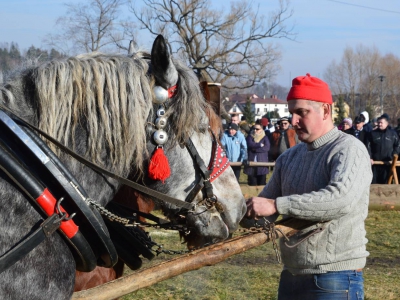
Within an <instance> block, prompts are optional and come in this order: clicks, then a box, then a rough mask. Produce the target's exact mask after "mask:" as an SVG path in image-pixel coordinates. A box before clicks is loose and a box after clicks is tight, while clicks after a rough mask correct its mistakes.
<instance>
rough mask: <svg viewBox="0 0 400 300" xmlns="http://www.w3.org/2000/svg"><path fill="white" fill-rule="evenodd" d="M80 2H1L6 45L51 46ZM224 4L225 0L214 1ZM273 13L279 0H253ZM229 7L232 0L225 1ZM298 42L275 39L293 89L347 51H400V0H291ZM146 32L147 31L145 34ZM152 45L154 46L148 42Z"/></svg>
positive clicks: (0, 37)
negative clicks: (59, 23)
mask: <svg viewBox="0 0 400 300" xmlns="http://www.w3.org/2000/svg"><path fill="white" fill-rule="evenodd" d="M78 1H79V0H69V1H68V0H0V43H4V42H6V43H11V42H16V43H18V45H19V48H20V50H21V51H24V50H27V49H28V48H29V47H30V46H32V45H34V46H35V47H40V48H42V47H43V48H45V46H44V45H43V44H42V40H43V38H44V37H45V36H46V35H47V34H49V33H54V28H55V22H56V20H57V18H58V17H60V16H62V15H64V14H65V12H66V7H65V5H64V3H66V2H68V3H71V2H72V3H76V2H78ZM211 1H213V2H215V5H216V6H218V5H221V3H225V2H221V1H220V0H211ZM253 2H254V5H259V7H260V14H263V15H265V16H268V13H269V12H270V11H271V10H272V9H276V7H277V3H278V0H262V1H259V2H257V0H253ZM224 5H226V4H224ZM290 7H291V9H292V10H293V16H292V17H291V18H290V19H289V21H288V23H287V25H288V26H291V25H294V32H295V33H297V36H296V41H291V40H286V39H273V40H271V42H273V43H276V44H277V45H279V47H280V49H281V51H282V60H281V61H280V65H281V70H280V72H279V74H278V75H277V76H276V78H275V80H274V81H275V82H276V83H278V84H280V85H282V86H285V87H290V85H291V80H292V78H294V77H296V76H300V75H305V74H306V73H310V74H311V75H313V76H317V77H320V78H323V76H324V72H325V70H326V68H327V66H328V65H329V64H330V63H331V62H332V61H333V60H336V61H337V62H338V61H340V59H341V57H342V55H343V52H344V49H345V48H346V47H352V48H353V49H354V48H355V47H357V46H358V45H360V44H362V45H363V46H367V47H372V46H376V47H377V48H378V50H379V51H380V52H381V54H383V55H384V54H386V53H393V54H395V55H399V54H398V52H399V49H400V0H380V1H377V0H343V1H336V0H291V1H290ZM141 34H144V33H141ZM144 46H146V47H148V48H149V50H150V47H151V45H150V44H149V45H144Z"/></svg>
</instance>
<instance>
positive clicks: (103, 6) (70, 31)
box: [44, 0, 134, 53]
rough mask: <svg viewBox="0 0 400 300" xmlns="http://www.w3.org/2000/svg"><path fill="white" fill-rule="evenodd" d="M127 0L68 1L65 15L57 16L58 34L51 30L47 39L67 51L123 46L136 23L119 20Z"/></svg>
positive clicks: (49, 43)
mask: <svg viewBox="0 0 400 300" xmlns="http://www.w3.org/2000/svg"><path fill="white" fill-rule="evenodd" d="M125 4H126V0H84V1H82V2H81V3H73V4H72V3H69V4H65V5H66V7H67V12H66V15H65V16H63V17H60V18H59V19H58V20H57V23H56V26H57V27H59V28H60V32H61V33H59V34H49V35H48V36H47V37H46V39H45V40H44V42H45V43H46V44H48V45H50V46H52V47H56V48H58V49H59V50H61V51H63V52H64V53H69V52H73V53H80V52H83V51H84V52H93V51H99V50H103V51H104V50H109V49H111V48H112V49H115V45H117V46H119V48H124V49H125V50H127V46H128V42H126V45H127V46H126V47H123V45H122V44H123V41H124V40H125V41H127V39H131V38H132V36H133V31H134V25H133V24H132V23H130V22H128V21H122V20H120V11H119V10H120V8H121V7H122V6H123V5H125Z"/></svg>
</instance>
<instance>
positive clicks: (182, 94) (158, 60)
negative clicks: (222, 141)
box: [144, 35, 245, 247]
mask: <svg viewBox="0 0 400 300" xmlns="http://www.w3.org/2000/svg"><path fill="white" fill-rule="evenodd" d="M150 70H151V75H152V76H154V80H155V86H154V89H153V91H154V95H153V97H159V96H158V95H157V94H156V93H157V92H158V91H159V90H158V89H159V87H161V88H162V89H163V90H165V91H168V90H169V89H171V88H173V89H174V90H175V91H174V93H172V94H171V93H170V97H169V98H167V100H165V104H164V105H163V107H162V108H165V115H164V117H165V119H166V121H167V122H166V123H167V124H168V125H167V126H165V127H163V129H165V132H166V133H167V136H169V138H168V141H167V142H166V143H165V144H163V148H164V150H165V153H166V156H167V157H168V160H169V164H170V168H171V172H170V173H171V175H170V177H169V178H167V179H166V180H165V183H163V182H161V181H157V180H149V179H148V178H147V175H146V174H144V177H145V184H146V186H148V187H151V188H154V189H156V190H159V191H162V192H164V193H166V194H168V195H170V196H173V197H175V198H177V199H181V200H182V201H187V202H190V203H192V204H193V209H192V210H189V211H182V209H179V208H177V207H174V205H169V204H168V203H163V204H162V207H163V209H164V212H165V214H166V215H167V216H168V217H169V218H170V219H176V218H177V217H178V218H181V217H182V216H184V217H185V219H186V222H187V225H188V226H189V227H190V228H192V230H191V234H190V235H189V236H196V239H192V238H189V237H188V241H190V242H189V247H198V246H201V245H203V244H206V243H211V242H217V241H222V240H224V239H226V238H227V237H228V236H229V234H230V233H232V232H233V231H234V230H236V229H237V226H238V222H239V221H240V220H241V218H242V217H243V214H244V212H245V205H244V198H243V195H242V193H241V190H240V187H239V184H238V182H237V180H236V179H235V177H234V174H233V172H232V170H231V169H230V168H229V167H228V168H226V169H223V170H221V173H220V174H218V175H219V176H218V177H217V178H216V179H215V180H213V181H212V183H211V184H210V182H209V180H210V178H203V177H202V176H203V175H202V171H201V168H202V167H203V166H199V165H198V164H199V162H198V160H197V159H198V158H201V161H202V162H203V164H204V166H205V167H208V168H211V167H212V166H213V164H212V160H215V159H217V160H221V157H218V158H217V157H216V156H215V155H216V154H218V153H219V154H221V153H222V155H223V152H218V151H217V147H219V146H218V140H217V139H216V138H215V136H214V134H213V133H212V130H210V129H209V127H210V123H214V129H215V126H217V127H218V128H217V130H215V131H218V129H219V126H220V125H217V124H215V123H216V122H215V117H214V118H213V119H212V120H210V118H209V117H210V111H212V110H210V107H209V106H208V105H207V103H206V102H205V99H204V96H203V93H202V91H201V89H200V86H199V82H198V80H197V78H196V76H195V74H194V73H193V72H192V71H191V70H190V69H189V68H187V67H186V66H184V65H183V64H182V63H181V62H179V61H175V60H173V59H172V58H171V55H170V54H169V51H168V46H167V44H166V42H165V40H164V38H163V37H162V36H161V35H160V36H158V37H157V38H156V40H155V41H154V44H153V48H152V50H151V65H150ZM166 94H167V93H166ZM153 101H154V102H155V105H154V109H153V111H154V112H156V111H157V110H158V109H160V103H159V101H158V100H153ZM163 103H164V102H163ZM153 118H154V119H157V117H156V116H153ZM148 127H150V128H148V132H149V134H150V135H151V136H154V135H155V134H156V133H157V124H155V125H149V126H148ZM189 143H190V144H191V145H192V148H195V150H196V153H195V154H194V153H191V151H189V150H188V149H189V146H188V144H189ZM155 147H157V141H154V138H150V139H149V140H148V150H149V153H152V152H154V148H155ZM220 164H221V163H218V161H217V163H216V164H215V165H214V166H213V167H214V168H222V166H221V165H220ZM210 175H211V171H210V172H209V174H208V175H207V176H208V177H210ZM203 181H205V183H203ZM199 183H201V184H202V185H205V186H207V187H208V188H211V189H212V194H213V195H212V196H213V197H214V200H215V201H216V202H217V205H209V204H207V203H206V202H205V201H204V200H205V198H207V197H210V195H207V193H206V191H205V189H206V187H203V188H201V189H198V186H197V185H198V184H199ZM196 189H197V190H196ZM188 197H189V198H188ZM193 241H196V243H193Z"/></svg>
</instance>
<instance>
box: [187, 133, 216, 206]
mask: <svg viewBox="0 0 400 300" xmlns="http://www.w3.org/2000/svg"><path fill="white" fill-rule="evenodd" d="M209 131H210V132H211V135H212V139H213V144H212V150H211V158H210V163H209V167H207V166H206V165H205V163H204V161H203V159H202V158H201V156H200V154H199V152H198V151H197V149H196V147H195V146H194V144H193V141H192V139H191V138H190V137H189V138H188V139H187V141H186V143H185V144H186V148H187V150H188V152H189V154H190V155H191V156H192V158H193V160H194V161H195V162H196V166H197V167H198V169H199V170H200V173H201V175H202V178H201V179H200V181H199V182H198V183H197V184H196V186H195V187H194V188H193V189H192V190H191V191H190V193H189V194H188V195H187V197H186V202H192V200H193V198H194V197H195V196H196V195H197V194H198V193H199V192H200V190H201V189H202V188H203V187H204V193H205V196H206V199H211V198H213V197H214V192H213V186H212V184H211V182H210V175H211V173H212V171H213V163H212V162H213V160H214V155H215V147H216V146H217V140H216V137H215V135H214V133H213V132H212V130H209Z"/></svg>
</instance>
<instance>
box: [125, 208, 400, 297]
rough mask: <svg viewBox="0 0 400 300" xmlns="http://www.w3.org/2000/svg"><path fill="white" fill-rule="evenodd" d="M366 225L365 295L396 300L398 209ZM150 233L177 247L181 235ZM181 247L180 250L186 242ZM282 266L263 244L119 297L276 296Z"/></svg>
mask: <svg viewBox="0 0 400 300" xmlns="http://www.w3.org/2000/svg"><path fill="white" fill-rule="evenodd" d="M366 226H367V237H368V240H369V243H368V245H367V248H368V251H369V252H370V256H369V257H368V259H367V266H366V268H365V269H364V276H365V296H366V297H365V299H367V300H375V299H376V300H378V299H385V300H389V299H393V300H395V299H400V285H399V284H398V283H399V282H400V253H399V251H398V249H400V212H397V211H380V212H378V211H371V212H370V213H369V216H368V219H367V222H366ZM152 236H153V238H154V239H155V240H156V241H158V242H160V243H164V245H165V247H166V248H172V249H177V246H176V245H179V237H178V236H177V234H176V233H174V232H165V231H164V232H159V231H154V232H153V233H152ZM178 248H179V247H178ZM180 249H184V245H181V247H180ZM168 258H170V256H166V255H160V256H158V257H156V258H155V259H153V261H151V262H145V265H146V266H149V265H153V264H156V263H159V262H162V261H165V260H167V259H168ZM281 268H282V266H281V265H279V264H278V263H277V261H276V258H275V254H274V251H273V249H272V245H271V244H270V243H267V244H264V245H262V246H260V247H257V248H254V249H252V250H249V251H246V252H244V253H242V254H238V255H236V256H233V257H231V258H229V259H227V260H226V261H224V262H222V263H219V264H217V265H215V266H211V267H204V268H202V269H200V270H197V271H192V272H189V273H185V274H182V275H179V276H177V277H175V278H171V279H169V280H166V281H163V282H160V283H158V284H155V285H153V286H151V287H149V288H145V289H141V290H139V291H137V292H135V293H132V294H130V295H127V296H125V297H123V298H122V299H124V300H128V299H143V300H146V299H182V300H183V299H199V300H200V299H202V300H203V299H204V300H206V299H207V300H227V299H276V291H277V287H278V281H279V274H280V271H281ZM128 273H130V272H128Z"/></svg>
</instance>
